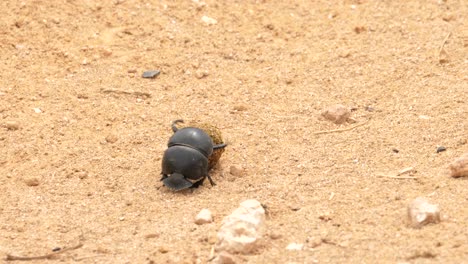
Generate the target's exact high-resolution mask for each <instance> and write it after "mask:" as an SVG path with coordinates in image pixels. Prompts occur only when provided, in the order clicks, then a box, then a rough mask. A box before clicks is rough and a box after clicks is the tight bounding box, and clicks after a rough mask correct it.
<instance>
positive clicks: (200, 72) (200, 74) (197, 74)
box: [195, 70, 210, 79]
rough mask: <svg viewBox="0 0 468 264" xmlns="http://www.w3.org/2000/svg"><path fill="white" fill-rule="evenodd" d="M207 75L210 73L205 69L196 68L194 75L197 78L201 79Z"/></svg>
mask: <svg viewBox="0 0 468 264" xmlns="http://www.w3.org/2000/svg"><path fill="white" fill-rule="evenodd" d="M208 75H210V74H209V73H208V71H206V70H197V71H196V72H195V77H196V78H197V79H203V78H205V77H207V76H208Z"/></svg>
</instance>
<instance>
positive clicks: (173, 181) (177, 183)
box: [162, 173, 193, 191]
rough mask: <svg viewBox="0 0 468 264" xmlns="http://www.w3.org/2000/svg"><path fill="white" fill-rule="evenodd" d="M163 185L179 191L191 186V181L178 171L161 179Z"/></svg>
mask: <svg viewBox="0 0 468 264" xmlns="http://www.w3.org/2000/svg"><path fill="white" fill-rule="evenodd" d="M162 181H163V183H164V185H165V186H167V187H169V188H170V189H172V190H174V191H181V190H184V189H188V188H190V187H192V186H193V184H192V182H191V181H189V180H187V179H186V178H185V177H184V175H182V174H180V173H173V174H171V175H170V176H169V177H167V178H165V179H163V180H162Z"/></svg>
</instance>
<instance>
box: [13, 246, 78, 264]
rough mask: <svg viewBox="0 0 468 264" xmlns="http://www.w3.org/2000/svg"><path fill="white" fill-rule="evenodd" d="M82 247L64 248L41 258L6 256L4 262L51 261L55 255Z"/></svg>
mask: <svg viewBox="0 0 468 264" xmlns="http://www.w3.org/2000/svg"><path fill="white" fill-rule="evenodd" d="M82 246H83V244H78V245H76V246H73V247H69V248H64V249H62V250H60V251H58V252H54V253H50V254H46V255H42V256H33V257H20V256H14V255H9V254H8V255H7V256H6V259H5V260H8V261H13V260H23V261H27V260H38V259H53V258H55V257H56V256H57V255H60V254H63V253H65V252H68V251H70V250H75V249H78V248H81V247H82Z"/></svg>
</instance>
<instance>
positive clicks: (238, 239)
mask: <svg viewBox="0 0 468 264" xmlns="http://www.w3.org/2000/svg"><path fill="white" fill-rule="evenodd" d="M264 220H265V210H264V209H263V207H262V205H261V204H260V202H258V201H257V200H246V201H244V202H242V203H241V204H240V207H239V208H237V209H236V210H234V211H233V212H232V213H231V214H230V215H228V216H226V217H225V218H224V220H223V223H222V226H221V228H220V230H219V231H218V242H217V244H216V251H217V252H223V251H225V252H229V253H232V254H236V253H241V254H248V253H252V252H254V251H255V250H256V249H257V248H258V246H259V242H260V239H261V237H262V234H261V233H262V226H263V224H264Z"/></svg>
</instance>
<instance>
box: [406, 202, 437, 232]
mask: <svg viewBox="0 0 468 264" xmlns="http://www.w3.org/2000/svg"><path fill="white" fill-rule="evenodd" d="M408 220H409V223H410V226H411V227H413V228H421V227H422V226H424V225H427V224H430V223H439V222H440V210H439V206H437V205H435V204H431V203H429V201H428V200H427V199H425V198H423V197H418V198H416V199H414V200H413V201H412V202H411V203H410V204H409V205H408Z"/></svg>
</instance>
